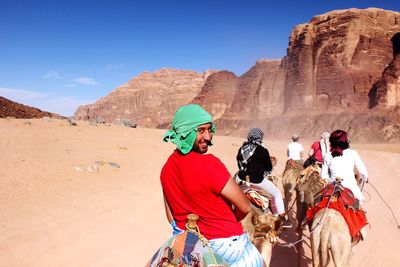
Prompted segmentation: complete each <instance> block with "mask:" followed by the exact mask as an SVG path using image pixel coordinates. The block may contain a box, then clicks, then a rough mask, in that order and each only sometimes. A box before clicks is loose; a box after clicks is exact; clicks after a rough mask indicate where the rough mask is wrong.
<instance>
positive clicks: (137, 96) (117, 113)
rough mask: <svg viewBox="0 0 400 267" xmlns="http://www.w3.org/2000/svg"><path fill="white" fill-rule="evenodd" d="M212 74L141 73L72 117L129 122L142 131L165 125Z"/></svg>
mask: <svg viewBox="0 0 400 267" xmlns="http://www.w3.org/2000/svg"><path fill="white" fill-rule="evenodd" d="M212 73H213V71H209V72H205V73H203V74H200V73H198V72H195V71H186V70H175V69H161V70H159V71H156V72H153V73H151V72H143V73H141V74H140V75H139V76H137V77H135V78H133V79H132V80H130V81H129V82H127V83H126V84H124V85H122V86H120V87H118V88H117V89H115V90H114V91H113V92H111V93H110V94H109V95H107V96H105V97H103V98H101V99H99V100H98V101H96V103H94V104H91V105H86V106H80V107H79V108H78V110H77V111H76V112H75V115H74V117H75V118H76V119H80V120H90V119H95V118H97V117H101V118H102V119H104V120H105V121H107V122H114V121H115V120H116V119H132V120H134V121H135V122H136V123H137V124H138V125H142V126H146V127H156V126H157V125H163V124H165V123H167V124H168V123H169V122H170V121H171V119H172V117H173V115H174V114H173V111H175V110H176V109H177V108H178V107H179V106H181V105H184V104H187V103H189V102H191V101H192V100H193V99H194V98H195V97H196V96H197V95H198V94H199V92H200V91H201V88H202V87H203V85H204V83H205V81H206V79H207V77H208V76H209V75H210V74H212Z"/></svg>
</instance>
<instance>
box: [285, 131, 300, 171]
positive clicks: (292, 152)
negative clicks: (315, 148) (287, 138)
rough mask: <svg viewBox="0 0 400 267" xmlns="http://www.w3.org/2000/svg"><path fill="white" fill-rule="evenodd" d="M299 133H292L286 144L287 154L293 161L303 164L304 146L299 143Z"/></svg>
mask: <svg viewBox="0 0 400 267" xmlns="http://www.w3.org/2000/svg"><path fill="white" fill-rule="evenodd" d="M299 139H300V137H299V135H298V134H293V136H292V140H293V142H291V143H290V144H289V145H288V146H287V156H288V158H289V159H293V160H294V161H296V162H298V163H300V164H303V162H302V161H303V160H302V158H303V153H304V148H303V146H302V145H301V144H300V143H299Z"/></svg>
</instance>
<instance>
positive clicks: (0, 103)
mask: <svg viewBox="0 0 400 267" xmlns="http://www.w3.org/2000/svg"><path fill="white" fill-rule="evenodd" d="M7 117H14V118H16V119H32V118H43V117H51V118H57V119H66V117H63V116H61V115H58V114H55V113H50V112H46V111H41V110H40V109H38V108H33V107H29V106H25V105H22V104H19V103H17V102H14V101H11V100H9V99H7V98H4V97H1V96H0V118H7Z"/></svg>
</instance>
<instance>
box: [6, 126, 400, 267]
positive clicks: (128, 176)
mask: <svg viewBox="0 0 400 267" xmlns="http://www.w3.org/2000/svg"><path fill="white" fill-rule="evenodd" d="M217 130H218V129H217ZM330 130H334V129H330ZM163 133H164V131H163V130H156V129H145V128H136V129H130V128H124V127H118V126H115V125H111V126H106V125H99V126H90V125H89V124H88V123H87V122H78V126H69V124H68V123H67V122H66V121H64V120H55V119H45V120H44V119H35V120H16V119H0V161H1V163H2V164H1V168H0V266H1V267H22V266H24V267H25V266H29V267H47V266H48V267H50V266H51V267H54V266H58V267H63V266H65V267H67V266H68V267H86V266H88V267H92V266H93V267H128V266H132V267H136V266H143V265H144V264H145V263H146V261H147V260H148V259H149V258H150V257H151V256H152V255H153V253H154V252H155V250H156V249H157V248H158V247H159V246H160V245H161V244H162V243H163V242H164V241H165V240H166V239H167V238H168V237H169V236H170V233H171V230H170V227H169V225H168V223H167V220H166V218H165V214H164V208H163V202H162V193H161V187H160V183H159V172H160V170H161V167H162V165H163V163H164V162H165V160H166V159H167V157H168V156H169V154H170V153H171V152H172V150H173V149H174V146H173V145H172V144H169V143H168V144H167V143H164V142H163V141H162V135H163ZM217 133H218V132H217ZM316 138H318V137H317V136H316ZM350 138H351V137H350ZM243 140H244V136H242V137H227V136H218V135H216V136H215V138H214V144H215V145H214V146H213V147H211V148H210V149H209V152H210V153H213V154H215V155H216V156H218V157H220V158H221V160H222V161H223V162H224V163H225V164H226V166H227V168H228V169H229V171H230V172H231V173H232V174H233V173H235V172H236V168H237V167H236V161H235V156H236V152H237V149H238V148H239V146H240V145H241V143H242V142H243ZM264 141H265V145H266V146H267V148H268V149H269V150H270V153H271V154H272V155H274V156H276V157H277V158H278V165H277V166H276V168H275V170H274V171H275V173H276V174H278V175H280V174H281V173H282V171H283V167H284V163H285V161H286V155H285V151H286V145H287V143H288V142H289V138H288V140H283V141H282V140H281V141H279V140H268V139H265V140H264ZM301 142H302V143H303V145H304V147H305V148H306V150H308V147H309V146H310V144H311V140H301ZM352 147H354V148H356V149H357V150H358V151H359V153H360V155H361V157H362V158H363V160H364V162H365V164H366V165H367V168H368V171H369V173H370V181H371V184H372V185H373V186H375V187H376V189H377V190H378V191H379V193H380V194H381V195H382V197H383V198H384V200H385V201H386V202H387V203H388V204H389V205H390V206H391V208H392V209H393V212H394V214H395V215H396V217H397V219H398V220H399V219H400V198H399V197H398V196H399V195H400V164H399V163H400V153H399V152H400V145H399V144H390V145H387V144H386V145H380V144H352ZM96 161H97V163H96ZM364 195H365V197H366V200H367V201H366V203H365V204H364V207H365V209H366V210H367V212H368V213H367V218H368V220H369V222H370V229H368V233H367V234H368V236H367V240H366V241H363V242H361V243H360V244H358V245H357V247H356V248H355V249H354V255H353V259H352V261H351V266H400V253H399V248H400V245H399V241H400V230H398V229H397V226H396V222H395V220H394V219H393V217H392V215H391V213H390V211H389V209H388V208H387V207H386V205H385V204H384V203H383V201H382V200H381V199H380V197H379V196H378V194H377V193H376V192H375V191H374V189H373V188H372V186H371V185H370V184H366V185H365V187H364ZM281 238H282V240H280V242H279V244H278V245H277V246H276V247H275V248H274V253H273V257H272V266H280V267H284V266H297V255H296V252H295V250H294V249H293V248H290V247H284V246H282V245H284V244H285V242H293V241H295V240H296V236H295V234H294V230H287V231H286V232H284V234H283V235H282V236H281ZM304 248H305V254H304V255H302V259H301V266H311V256H310V255H311V254H310V249H309V240H308V239H307V240H306V242H305V243H304Z"/></svg>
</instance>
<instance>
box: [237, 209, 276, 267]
mask: <svg viewBox="0 0 400 267" xmlns="http://www.w3.org/2000/svg"><path fill="white" fill-rule="evenodd" d="M241 223H242V226H243V230H244V231H245V232H247V234H248V235H249V239H250V241H251V242H252V243H253V244H254V246H255V247H256V248H257V249H258V251H259V252H260V254H261V257H262V258H263V260H264V263H265V266H266V267H268V266H269V265H270V262H271V256H272V246H273V245H274V243H275V242H276V241H277V238H278V235H279V234H280V232H281V230H282V227H281V226H282V222H281V220H280V218H279V217H278V216H275V215H273V214H272V213H271V212H263V211H262V210H261V209H260V208H257V207H255V206H254V205H251V210H250V212H249V213H248V214H247V216H246V217H245V218H244V219H243V220H242V221H241Z"/></svg>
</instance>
